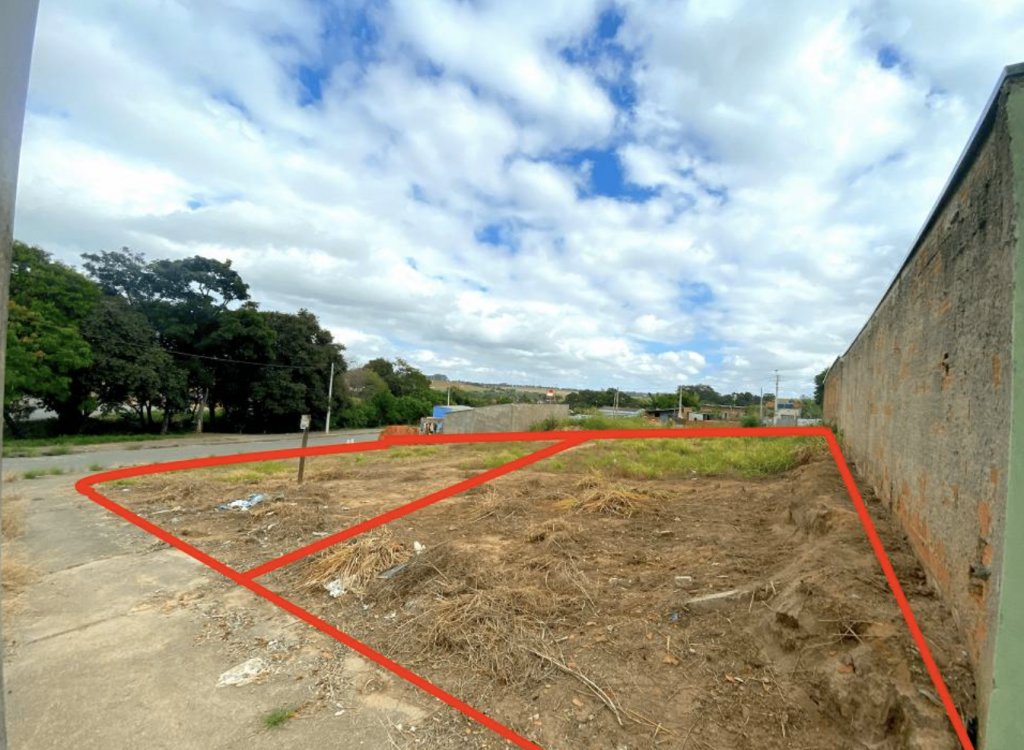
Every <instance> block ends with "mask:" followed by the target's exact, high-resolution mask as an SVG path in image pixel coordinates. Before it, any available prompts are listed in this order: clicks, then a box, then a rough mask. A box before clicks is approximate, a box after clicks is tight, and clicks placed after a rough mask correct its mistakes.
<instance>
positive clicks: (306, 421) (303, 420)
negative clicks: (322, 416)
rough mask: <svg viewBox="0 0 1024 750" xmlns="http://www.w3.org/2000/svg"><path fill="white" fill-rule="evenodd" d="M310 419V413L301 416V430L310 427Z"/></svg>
mask: <svg viewBox="0 0 1024 750" xmlns="http://www.w3.org/2000/svg"><path fill="white" fill-rule="evenodd" d="M309 420H310V415H309V414H303V415H302V416H301V417H300V418H299V429H300V430H308V429H309Z"/></svg>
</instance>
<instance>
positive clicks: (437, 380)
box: [430, 375, 577, 398]
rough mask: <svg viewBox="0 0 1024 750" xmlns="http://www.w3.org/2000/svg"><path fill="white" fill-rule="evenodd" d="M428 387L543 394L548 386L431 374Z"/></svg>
mask: <svg viewBox="0 0 1024 750" xmlns="http://www.w3.org/2000/svg"><path fill="white" fill-rule="evenodd" d="M430 387H431V388H436V389H437V390H439V391H443V390H445V389H446V388H448V387H451V388H458V389H460V390H463V391H518V392H520V393H540V394H544V393H547V392H548V388H549V386H546V385H515V384H512V383H471V382H469V381H465V380H448V379H447V378H446V377H444V376H440V377H439V376H437V375H432V376H431V379H430ZM554 390H555V395H556V396H558V397H559V398H564V397H566V396H568V395H569V394H570V393H575V392H576V390H577V389H576V388H555V389H554Z"/></svg>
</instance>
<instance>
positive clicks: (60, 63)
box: [15, 0, 1024, 395]
mask: <svg viewBox="0 0 1024 750" xmlns="http://www.w3.org/2000/svg"><path fill="white" fill-rule="evenodd" d="M1022 57H1024V2H1005V1H1000V0H988V1H987V2H985V3H979V2H976V0H944V2H941V3H934V2H925V1H924V0H901V1H900V2H895V0H871V1H865V2H852V1H850V0H835V1H833V2H828V3H821V2H811V1H810V0H808V1H807V2H789V1H787V0H777V1H775V2H771V3H766V2H763V0H751V1H750V2H740V1H739V0H688V1H679V0H648V1H646V2H602V1H599V0H545V1H544V2H542V3H540V2H538V3H532V2H531V3H528V4H527V3H520V2H500V3H499V2H487V1H484V0H478V1H475V2H473V1H470V0H462V1H459V0H429V1H428V0H402V1H401V2H394V3H389V2H383V1H373V2H359V1H358V0H349V1H347V2H346V1H344V0H225V1H223V2H215V1H214V0H131V2H126V1H125V0H46V2H43V3H41V8H40V14H39V20H38V27H37V40H36V47H35V53H34V58H33V67H32V74H31V81H30V87H29V103H28V111H27V113H26V124H25V135H24V144H23V150H22V162H21V173H20V180H19V188H18V204H17V214H16V222H15V236H16V237H17V238H18V239H21V240H23V241H26V242H31V243H35V244H38V245H40V246H42V247H43V248H44V249H47V250H49V251H51V252H52V253H53V254H54V255H55V256H56V257H57V258H59V259H61V260H63V261H65V262H68V263H71V264H73V265H80V264H81V259H80V257H79V256H80V254H81V253H83V252H96V251H99V250H114V249H118V248H120V247H122V246H127V247H130V248H132V249H133V250H137V251H141V252H143V253H145V254H146V255H147V257H151V258H158V257H171V258H174V257H186V256H191V255H196V254H200V255H205V256H208V257H215V258H219V259H230V260H231V261H232V263H233V265H234V267H235V268H236V269H237V270H238V271H239V272H240V273H241V275H242V277H243V278H244V279H245V280H246V281H247V282H248V283H249V284H250V285H251V293H252V294H253V296H254V297H255V298H256V299H257V300H259V301H260V302H261V304H262V305H263V307H264V308H265V309H279V310H289V311H293V310H297V309H299V308H302V307H305V308H308V309H310V310H312V311H313V312H315V313H316V314H317V315H318V316H319V317H320V319H321V322H322V324H323V325H324V326H325V327H327V328H329V329H330V330H331V331H332V332H333V333H334V334H335V336H336V338H337V340H339V341H341V342H342V343H343V344H344V345H345V346H346V349H347V357H348V359H349V360H350V362H353V363H356V364H358V363H360V362H365V361H367V360H368V359H371V358H373V357H377V356H384V357H388V358H393V357H403V358H405V359H407V360H408V361H409V362H411V363H412V364H414V365H416V366H418V367H420V368H421V369H423V370H424V371H425V372H427V373H428V374H433V373H444V374H447V375H449V376H450V377H452V378H453V379H466V380H473V381H479V382H511V383H521V384H536V385H546V386H563V387H591V388H597V387H601V388H603V387H621V388H624V389H628V390H637V391H642V392H648V391H658V390H660V391H672V390H674V389H675V388H676V387H677V386H678V385H680V384H685V383H698V382H701V383H707V384H710V385H712V386H713V387H715V388H716V389H718V390H720V391H723V392H730V391H752V392H754V393H757V392H758V391H759V389H761V388H762V387H763V388H764V389H765V390H766V391H769V392H770V391H773V390H774V374H773V371H774V370H776V369H778V370H779V371H780V377H781V386H780V393H782V394H783V395H799V394H801V393H810V392H811V389H812V388H813V376H814V374H815V373H817V372H819V371H821V370H822V369H823V368H825V367H826V366H828V365H829V364H830V363H831V362H832V361H833V360H834V359H835V357H836V356H838V355H840V354H842V353H843V351H845V349H846V347H847V346H848V345H849V344H850V342H851V341H852V340H853V338H854V337H855V336H856V335H857V332H858V331H859V330H860V328H861V326H862V325H863V324H864V322H865V321H866V320H867V318H868V316H869V315H870V314H871V311H872V310H873V308H874V306H875V305H876V304H877V303H878V301H879V299H880V298H881V296H882V294H883V293H884V292H885V289H886V287H887V286H888V284H889V282H890V281H891V280H892V278H893V275H894V274H895V272H896V271H897V269H898V268H899V267H900V265H901V264H902V262H903V259H904V258H905V257H906V254H907V252H908V251H909V249H910V245H911V243H912V242H913V240H914V237H915V236H916V234H917V232H918V230H919V229H920V227H921V225H922V224H923V222H924V220H925V218H926V217H927V214H928V211H929V210H930V208H931V206H932V205H933V204H934V202H935V200H936V199H937V198H938V196H939V193H940V191H941V189H942V187H943V185H944V184H945V181H946V179H947V178H948V176H949V174H950V172H951V170H952V169H953V166H954V164H955V163H956V160H957V157H958V156H959V154H960V152H961V150H962V149H963V147H964V145H965V144H966V142H967V139H968V138H969V136H970V133H971V130H972V128H973V127H974V125H975V123H976V121H977V119H978V117H979V115H980V113H981V111H982V108H983V107H984V104H985V102H986V100H987V99H988V96H989V94H990V93H991V91H992V89H993V87H994V85H995V83H996V80H997V78H998V76H999V73H1000V71H1001V70H1002V68H1003V66H1004V65H1007V64H1010V63H1014V62H1018V61H1020V59H1021V58H1022Z"/></svg>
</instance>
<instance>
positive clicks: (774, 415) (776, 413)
mask: <svg viewBox="0 0 1024 750" xmlns="http://www.w3.org/2000/svg"><path fill="white" fill-rule="evenodd" d="M778 423H779V371H778V370H776V371H775V409H773V410H772V424H773V425H777V424H778Z"/></svg>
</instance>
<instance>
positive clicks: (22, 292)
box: [4, 241, 100, 432]
mask: <svg viewBox="0 0 1024 750" xmlns="http://www.w3.org/2000/svg"><path fill="white" fill-rule="evenodd" d="M99 299H100V290H99V287H97V286H96V284H94V283H93V282H91V281H90V280H89V279H87V278H86V277H84V276H82V275H81V274H80V273H78V272H77V271H75V270H74V269H72V268H70V267H68V266H66V265H64V264H63V263H60V262H59V261H55V260H53V259H52V257H51V256H50V254H49V253H47V252H46V251H44V250H42V249H40V248H38V247H31V246H29V245H26V244H24V243H22V242H17V241H16V242H15V243H14V252H13V257H12V263H11V288H10V301H9V306H8V330H7V372H6V380H5V384H4V411H5V417H6V418H8V424H9V425H11V426H12V428H13V422H12V420H10V415H11V409H12V408H14V407H15V406H16V405H17V404H18V403H20V402H22V400H23V399H25V398H35V399H38V400H39V401H41V402H42V403H43V405H44V406H46V407H47V408H49V409H52V410H53V411H55V412H57V419H58V424H59V426H60V429H61V430H62V431H64V432H77V431H78V430H79V429H80V427H81V424H82V422H83V420H84V418H85V416H86V415H87V414H88V413H89V411H91V408H92V402H91V400H90V393H89V391H88V389H87V388H86V387H85V384H84V382H83V380H82V378H81V377H80V375H81V374H82V373H83V372H84V371H85V370H86V368H88V367H89V366H90V365H91V364H92V351H91V348H90V346H89V343H88V342H87V341H86V340H85V339H84V338H83V337H82V335H81V332H80V326H81V323H82V321H83V319H84V318H85V317H86V316H88V315H89V314H90V313H91V312H92V309H93V308H94V307H95V306H96V304H97V303H98V302H99Z"/></svg>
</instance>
